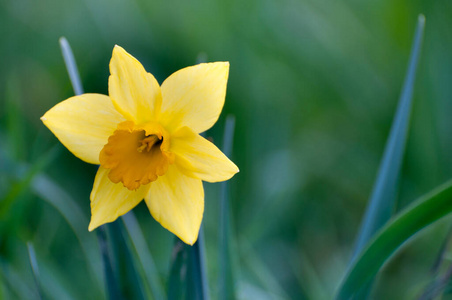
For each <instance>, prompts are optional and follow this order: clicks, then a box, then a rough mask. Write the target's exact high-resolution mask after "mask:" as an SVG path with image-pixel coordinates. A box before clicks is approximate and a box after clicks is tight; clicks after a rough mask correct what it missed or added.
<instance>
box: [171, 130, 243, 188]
mask: <svg viewBox="0 0 452 300" xmlns="http://www.w3.org/2000/svg"><path fill="white" fill-rule="evenodd" d="M170 151H171V152H173V153H174V154H175V155H176V161H175V163H176V164H177V166H178V167H179V168H180V170H181V171H182V172H184V174H186V175H188V176H191V177H196V178H199V179H202V180H204V181H208V182H218V181H224V180H228V179H229V178H231V177H232V176H234V174H235V173H237V172H238V171H239V168H237V166H236V165H235V164H234V163H233V162H232V161H230V160H229V158H227V157H226V155H224V154H223V152H221V151H220V149H218V148H217V147H216V146H215V145H214V144H213V143H211V142H209V141H208V140H206V139H205V138H203V137H202V136H200V135H199V134H197V133H194V132H193V131H192V130H190V129H189V128H188V127H184V128H181V129H179V130H178V131H177V132H175V133H174V134H173V135H172V137H171V149H170Z"/></svg>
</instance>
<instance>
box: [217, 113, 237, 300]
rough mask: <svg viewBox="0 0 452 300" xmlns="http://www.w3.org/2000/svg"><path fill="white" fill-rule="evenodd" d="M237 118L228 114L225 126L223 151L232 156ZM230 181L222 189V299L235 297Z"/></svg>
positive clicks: (220, 256)
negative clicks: (231, 241)
mask: <svg viewBox="0 0 452 300" xmlns="http://www.w3.org/2000/svg"><path fill="white" fill-rule="evenodd" d="M234 127H235V118H234V116H228V117H227V119H226V124H225V128H224V136H223V153H224V154H225V155H226V156H228V157H231V155H232V144H233V137H234ZM228 182H229V181H225V182H222V183H221V190H220V222H219V226H220V228H219V235H220V236H219V245H218V246H219V259H218V262H219V269H220V270H219V278H218V296H219V299H221V300H227V299H235V298H236V297H235V284H234V276H233V272H232V271H233V270H232V265H233V264H232V259H231V243H230V240H231V234H230V211H229V210H230V209H229V183H228Z"/></svg>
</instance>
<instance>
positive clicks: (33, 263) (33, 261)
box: [27, 242, 43, 300]
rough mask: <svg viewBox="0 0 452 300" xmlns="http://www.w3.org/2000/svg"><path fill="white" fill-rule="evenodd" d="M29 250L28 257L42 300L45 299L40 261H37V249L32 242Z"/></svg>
mask: <svg viewBox="0 0 452 300" xmlns="http://www.w3.org/2000/svg"><path fill="white" fill-rule="evenodd" d="M27 249H28V257H29V259H30V266H31V270H32V271H33V278H34V281H35V285H36V289H37V291H38V297H39V299H41V300H42V299H43V297H42V288H41V279H40V277H39V268H38V261H37V260H36V254H35V249H34V247H33V244H32V243H31V242H28V243H27Z"/></svg>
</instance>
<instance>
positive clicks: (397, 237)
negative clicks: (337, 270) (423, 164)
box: [336, 180, 452, 300]
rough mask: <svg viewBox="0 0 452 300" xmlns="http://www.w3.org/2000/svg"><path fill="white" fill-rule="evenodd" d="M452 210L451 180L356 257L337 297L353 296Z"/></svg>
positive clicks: (404, 213) (398, 218)
mask: <svg viewBox="0 0 452 300" xmlns="http://www.w3.org/2000/svg"><path fill="white" fill-rule="evenodd" d="M450 212H452V180H451V181H448V182H447V183H445V184H444V185H442V186H440V187H438V188H436V189H435V190H433V191H432V192H430V193H429V194H427V195H425V196H424V197H422V198H420V199H419V200H418V201H416V202H414V203H413V204H412V205H410V206H409V207H408V208H406V209H405V210H404V211H402V212H401V213H400V214H398V215H397V216H396V217H395V218H394V219H392V220H391V221H390V222H389V223H388V224H387V225H385V226H384V227H383V228H382V230H381V231H380V232H379V233H378V234H377V235H376V237H375V238H374V239H373V240H372V241H371V243H370V244H368V246H367V248H366V249H365V250H364V251H363V252H362V253H361V254H360V255H359V257H357V259H356V260H355V261H354V262H353V264H352V265H351V268H350V269H349V271H348V273H347V275H346V276H345V278H344V280H343V282H342V284H341V286H340V288H339V291H338V294H337V297H336V299H338V300H342V299H350V298H351V297H352V296H353V295H354V294H355V293H356V292H357V291H358V290H359V289H360V288H362V287H363V286H364V285H365V284H366V283H368V282H369V280H371V279H372V278H373V277H374V276H375V275H376V274H377V272H378V270H379V269H380V268H381V267H382V266H383V264H384V263H385V262H386V261H387V260H388V259H389V258H390V257H391V256H392V255H393V254H394V252H395V251H396V250H397V249H399V248H400V246H402V245H403V244H404V243H405V242H406V241H407V240H408V239H409V238H410V237H412V236H413V235H414V234H416V233H417V232H418V231H419V230H421V229H423V228H424V227H426V226H428V225H430V224H432V223H434V222H436V221H438V220H439V219H441V218H442V217H444V216H446V215H447V214H449V213H450Z"/></svg>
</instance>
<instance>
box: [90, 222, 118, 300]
mask: <svg viewBox="0 0 452 300" xmlns="http://www.w3.org/2000/svg"><path fill="white" fill-rule="evenodd" d="M96 232H97V238H98V240H99V246H100V252H101V254H102V262H103V267H104V274H105V284H106V289H107V298H108V299H110V300H120V299H122V296H121V293H120V291H119V284H118V278H117V275H116V273H115V271H116V270H115V269H114V267H113V261H112V255H111V253H110V251H109V248H108V243H107V233H106V231H105V228H104V226H101V227H99V228H98V229H97V230H96Z"/></svg>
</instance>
